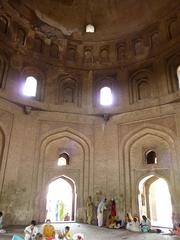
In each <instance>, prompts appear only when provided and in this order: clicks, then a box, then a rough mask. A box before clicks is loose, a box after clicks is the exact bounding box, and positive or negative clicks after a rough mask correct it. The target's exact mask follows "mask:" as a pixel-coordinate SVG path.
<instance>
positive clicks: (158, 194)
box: [138, 175, 172, 227]
mask: <svg viewBox="0 0 180 240" xmlns="http://www.w3.org/2000/svg"><path fill="white" fill-rule="evenodd" d="M138 199H139V213H140V217H142V215H146V216H147V217H149V218H150V220H151V223H152V225H153V226H160V227H172V204H171V195H170V192H169V187H168V184H167V182H166V181H165V180H164V179H163V178H159V177H156V176H153V175H150V176H148V177H145V178H143V179H142V180H141V181H140V183H139V196H138Z"/></svg>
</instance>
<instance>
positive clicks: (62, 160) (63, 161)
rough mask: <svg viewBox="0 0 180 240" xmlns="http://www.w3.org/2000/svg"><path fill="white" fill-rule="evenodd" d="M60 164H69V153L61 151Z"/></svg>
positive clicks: (58, 163)
mask: <svg viewBox="0 0 180 240" xmlns="http://www.w3.org/2000/svg"><path fill="white" fill-rule="evenodd" d="M57 165H58V166H66V165H69V155H68V154H67V153H65V152H64V153H61V154H60V155H59V158H58V162H57Z"/></svg>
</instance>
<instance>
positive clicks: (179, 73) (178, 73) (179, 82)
mask: <svg viewBox="0 0 180 240" xmlns="http://www.w3.org/2000/svg"><path fill="white" fill-rule="evenodd" d="M177 78H178V87H179V89H180V65H179V66H178V67H177Z"/></svg>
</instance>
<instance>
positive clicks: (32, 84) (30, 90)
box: [23, 76, 37, 97]
mask: <svg viewBox="0 0 180 240" xmlns="http://www.w3.org/2000/svg"><path fill="white" fill-rule="evenodd" d="M36 93H37V79H36V78H34V77H33V76H28V77H27V78H26V81H25V84H24V87H23V94H24V95H25V96H27V97H36Z"/></svg>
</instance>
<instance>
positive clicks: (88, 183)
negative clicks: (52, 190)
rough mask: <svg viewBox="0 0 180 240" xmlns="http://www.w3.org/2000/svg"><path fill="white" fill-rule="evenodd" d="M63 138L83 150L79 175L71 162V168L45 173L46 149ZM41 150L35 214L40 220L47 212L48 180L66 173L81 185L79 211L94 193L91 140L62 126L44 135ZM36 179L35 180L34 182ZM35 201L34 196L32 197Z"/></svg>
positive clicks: (78, 195)
mask: <svg viewBox="0 0 180 240" xmlns="http://www.w3.org/2000/svg"><path fill="white" fill-rule="evenodd" d="M63 139H67V140H69V141H71V142H72V143H73V142H74V144H77V146H79V149H81V152H82V165H81V167H80V169H79V170H78V171H80V177H79V175H78V176H76V174H75V172H74V171H73V169H72V168H71V164H70V165H68V167H69V168H66V169H65V170H64V169H56V170H55V171H54V172H53V173H52V174H50V175H49V176H46V175H45V169H46V166H45V159H46V157H45V152H46V149H47V148H48V147H49V146H50V145H51V144H53V143H55V142H56V141H61V140H63ZM39 149H40V150H39V151H38V152H37V158H38V159H39V160H38V163H39V164H38V166H37V170H38V171H37V176H38V186H37V193H39V195H38V194H37V198H36V201H35V202H34V204H35V206H34V207H35V209H36V211H35V215H36V218H37V219H39V221H43V219H44V213H45V205H46V203H45V201H44V196H45V195H46V189H47V185H48V181H50V179H51V178H52V177H53V176H54V175H53V174H55V175H56V176H59V175H64V174H65V175H66V176H67V177H69V178H72V179H73V180H74V181H75V182H76V183H77V182H79V184H80V185H78V184H76V185H77V211H79V210H78V209H79V208H80V207H82V205H83V203H84V200H85V199H86V198H87V197H88V196H89V195H92V194H93V189H92V187H93V177H92V174H93V159H92V152H93V148H92V144H91V142H90V140H89V139H88V138H87V137H86V136H84V135H83V134H82V133H80V132H78V131H76V130H74V129H71V128H62V129H60V130H59V131H51V132H48V133H47V134H45V135H44V136H42V138H41V141H40V145H39ZM35 183H36V181H35V182H34V184H35ZM32 201H33V198H32Z"/></svg>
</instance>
